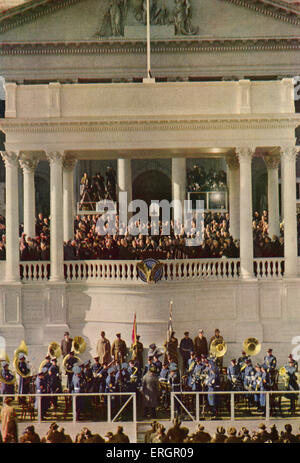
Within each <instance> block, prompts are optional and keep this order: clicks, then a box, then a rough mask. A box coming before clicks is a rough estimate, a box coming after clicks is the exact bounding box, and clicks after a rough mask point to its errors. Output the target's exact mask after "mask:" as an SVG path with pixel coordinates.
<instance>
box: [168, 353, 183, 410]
mask: <svg viewBox="0 0 300 463" xmlns="http://www.w3.org/2000/svg"><path fill="white" fill-rule="evenodd" d="M168 383H169V384H170V387H171V391H172V392H180V391H181V383H180V373H179V370H178V367H177V364H176V363H175V362H172V363H170V367H169V377H168ZM177 397H178V398H179V400H181V396H180V395H177ZM175 413H176V414H177V415H179V414H180V403H179V402H178V400H176V398H175Z"/></svg>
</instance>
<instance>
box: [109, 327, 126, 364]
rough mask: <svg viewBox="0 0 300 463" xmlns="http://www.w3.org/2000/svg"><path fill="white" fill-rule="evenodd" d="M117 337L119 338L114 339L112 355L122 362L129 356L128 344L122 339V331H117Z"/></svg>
mask: <svg viewBox="0 0 300 463" xmlns="http://www.w3.org/2000/svg"><path fill="white" fill-rule="evenodd" d="M116 337H117V339H115V340H114V342H113V343H112V346H111V355H112V357H113V359H114V360H115V361H117V362H119V363H120V364H122V363H124V362H125V358H126V356H127V346H126V342H125V341H124V340H123V339H121V333H117V334H116Z"/></svg>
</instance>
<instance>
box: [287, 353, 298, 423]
mask: <svg viewBox="0 0 300 463" xmlns="http://www.w3.org/2000/svg"><path fill="white" fill-rule="evenodd" d="M285 368H286V372H287V375H288V379H289V381H288V384H287V390H288V391H299V385H298V382H297V376H296V372H297V369H296V366H295V362H294V360H292V359H289V364H288V366H286V367H285ZM286 397H287V398H288V399H289V400H290V402H291V406H290V409H289V411H290V412H291V413H292V414H295V409H296V401H297V398H298V394H287V395H286Z"/></svg>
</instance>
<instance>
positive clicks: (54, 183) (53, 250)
mask: <svg viewBox="0 0 300 463" xmlns="http://www.w3.org/2000/svg"><path fill="white" fill-rule="evenodd" d="M46 155H47V158H48V161H49V163H50V261H51V270H50V280H51V281H62V280H63V279H64V271H63V261H64V251H63V192H62V164H63V156H62V154H61V153H60V152H57V151H56V152H52V153H49V152H48V153H46Z"/></svg>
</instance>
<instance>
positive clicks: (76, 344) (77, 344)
mask: <svg viewBox="0 0 300 463" xmlns="http://www.w3.org/2000/svg"><path fill="white" fill-rule="evenodd" d="M85 349H86V342H85V340H84V339H83V338H82V337H81V336H75V337H74V339H73V342H72V347H71V351H74V352H75V354H82V353H83V352H84V351H85ZM69 358H70V354H67V355H66V356H65V357H64V359H63V363H62V366H63V368H64V369H65V371H66V374H67V373H73V370H68V368H67V362H68V360H69ZM74 358H75V359H77V363H79V362H81V360H80V357H78V356H77V355H74Z"/></svg>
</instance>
